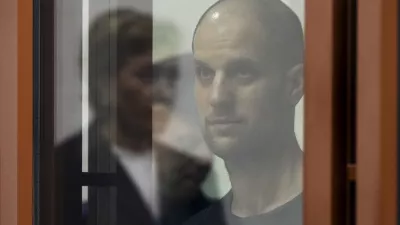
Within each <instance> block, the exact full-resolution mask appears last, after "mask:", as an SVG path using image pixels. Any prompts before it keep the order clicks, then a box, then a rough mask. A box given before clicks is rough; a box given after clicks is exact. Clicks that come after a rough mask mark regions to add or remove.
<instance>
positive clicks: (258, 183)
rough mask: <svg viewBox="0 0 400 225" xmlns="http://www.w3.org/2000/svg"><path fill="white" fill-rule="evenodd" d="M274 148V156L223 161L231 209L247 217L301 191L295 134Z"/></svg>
mask: <svg viewBox="0 0 400 225" xmlns="http://www.w3.org/2000/svg"><path fill="white" fill-rule="evenodd" d="M292 139H293V140H287V142H286V144H284V145H279V144H278V145H274V146H280V147H279V148H278V149H264V150H265V151H270V152H271V151H273V152H275V153H282V154H277V155H276V157H272V158H271V157H270V158H267V157H266V158H265V159H261V160H257V161H252V162H250V161H249V162H240V163H238V162H237V161H236V162H235V163H234V162H231V161H225V164H226V167H227V169H228V172H229V177H230V180H231V184H232V194H233V200H232V205H231V211H232V213H233V214H235V215H237V216H239V217H249V216H254V215H259V214H263V213H267V212H269V211H272V210H274V209H276V208H278V207H280V206H282V205H284V204H285V203H287V202H289V201H290V200H292V199H293V198H295V197H296V196H298V195H299V194H300V193H301V192H302V178H303V177H302V173H303V153H302V151H301V149H300V148H299V146H298V144H297V141H296V139H295V138H292ZM249 152H251V151H249Z"/></svg>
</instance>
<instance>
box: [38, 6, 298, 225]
mask: <svg viewBox="0 0 400 225" xmlns="http://www.w3.org/2000/svg"><path fill="white" fill-rule="evenodd" d="M54 12H55V14H54V23H55V24H54V34H51V35H50V36H53V37H54V46H53V54H54V59H55V61H54V62H51V61H50V60H48V61H46V62H44V64H45V65H46V64H51V65H52V66H54V84H52V85H54V94H55V97H54V101H53V109H54V110H51V112H48V113H50V114H51V115H53V116H54V121H53V122H54V126H53V128H52V129H53V130H51V129H47V130H46V131H45V133H46V132H47V134H49V135H52V136H53V137H54V143H55V144H54V145H55V150H54V155H55V156H54V162H53V164H54V167H55V170H54V171H55V177H54V185H53V186H52V188H53V189H54V190H52V193H53V195H54V198H53V199H52V205H53V206H54V219H53V220H54V223H53V224H60V225H63V224H65V225H67V224H68V225H69V224H90V225H99V224H104V225H115V224H121V225H123V224H140V225H146V224H163V225H164V224H165V225H169V224H171V225H172V224H279V225H280V224H281V225H285V224H302V181H303V180H302V179H303V176H302V175H303V151H302V148H303V84H304V82H303V53H304V34H303V27H304V22H303V18H304V2H303V1H302V0H286V1H284V2H282V1H280V0H270V1H268V0H267V1H266V0H221V1H216V0H202V1H199V0H187V1H179V0H153V1H149V0H140V1H130V0H124V1H122V0H121V1H117V0H79V1H78V0H68V1H67V0H55V6H54ZM53 64H54V65H53ZM49 118H50V117H49ZM51 118H53V117H51ZM206 209H207V210H206Z"/></svg>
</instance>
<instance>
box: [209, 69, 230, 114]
mask: <svg viewBox="0 0 400 225" xmlns="http://www.w3.org/2000/svg"><path fill="white" fill-rule="evenodd" d="M229 83H230V82H229V80H228V79H227V77H226V75H225V73H224V72H223V71H216V73H215V77H214V79H213V83H212V87H211V96H210V104H211V105H212V106H214V107H217V106H223V105H226V104H227V103H229V101H230V100H231V98H232V93H231V89H232V88H231V87H230V84H229Z"/></svg>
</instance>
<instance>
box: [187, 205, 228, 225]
mask: <svg viewBox="0 0 400 225" xmlns="http://www.w3.org/2000/svg"><path fill="white" fill-rule="evenodd" d="M224 221H225V218H224V211H223V207H222V204H221V201H218V202H216V203H214V204H212V205H211V206H209V207H208V208H206V209H204V210H202V211H201V212H199V213H198V214H196V215H194V216H193V217H192V218H190V219H189V220H188V221H186V222H185V223H184V225H225V224H226V223H225V222H224Z"/></svg>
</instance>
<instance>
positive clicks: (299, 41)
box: [189, 0, 304, 225]
mask: <svg viewBox="0 0 400 225" xmlns="http://www.w3.org/2000/svg"><path fill="white" fill-rule="evenodd" d="M303 49H304V45H303V32H302V27H301V24H300V21H299V19H298V18H297V16H296V15H295V14H294V12H293V11H292V10H291V9H289V8H288V7H287V6H286V5H285V4H284V3H282V2H281V1H280V0H221V1H219V2H217V3H215V4H214V5H213V6H211V7H210V8H209V9H208V10H207V11H206V12H205V13H204V14H203V16H202V17H201V19H200V21H199V22H198V25H197V27H196V29H195V32H194V36H193V54H194V57H195V60H196V84H195V94H196V102H197V108H198V112H199V115H200V122H201V127H202V130H203V135H204V138H205V140H206V142H207V144H208V146H209V148H210V149H211V150H212V151H213V152H214V153H215V154H216V155H217V156H219V157H221V158H222V159H223V160H224V162H225V165H226V168H227V170H228V173H229V177H230V180H231V184H232V190H231V191H230V192H229V193H228V194H227V196H225V197H224V198H223V199H222V200H221V201H220V202H219V204H216V205H214V206H211V207H210V208H208V209H207V210H205V211H203V212H201V213H200V214H198V215H197V216H195V217H194V218H192V219H191V220H190V221H189V224H207V225H212V224H246V225H247V224H263V225H295V224H302V209H301V205H302V195H301V193H302V165H303V164H302V163H303V153H302V151H301V149H300V147H299V145H298V143H297V140H296V136H295V133H294V115H295V106H296V104H297V103H298V102H299V100H300V99H301V97H302V95H303V91H302V89H303Z"/></svg>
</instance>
